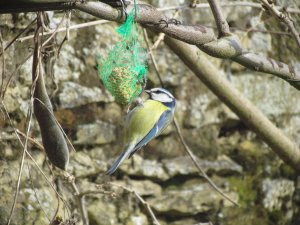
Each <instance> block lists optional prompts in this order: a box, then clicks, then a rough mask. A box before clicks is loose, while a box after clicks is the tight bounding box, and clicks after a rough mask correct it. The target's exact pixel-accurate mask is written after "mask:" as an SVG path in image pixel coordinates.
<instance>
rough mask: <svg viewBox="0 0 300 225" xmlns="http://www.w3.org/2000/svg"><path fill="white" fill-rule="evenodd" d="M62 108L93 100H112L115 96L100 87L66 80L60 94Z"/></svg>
mask: <svg viewBox="0 0 300 225" xmlns="http://www.w3.org/2000/svg"><path fill="white" fill-rule="evenodd" d="M58 98H59V102H60V105H61V108H74V107H77V106H82V105H86V104H88V103H92V102H112V101H113V97H112V96H111V95H110V94H109V93H108V92H107V91H103V90H101V89H100V88H97V87H93V88H88V87H84V86H81V85H80V84H77V83H74V82H64V83H63V88H62V91H61V92H60V93H59V95H58Z"/></svg>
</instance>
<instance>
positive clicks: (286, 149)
mask: <svg viewBox="0 0 300 225" xmlns="http://www.w3.org/2000/svg"><path fill="white" fill-rule="evenodd" d="M165 42H166V43H167V45H168V46H169V47H170V48H171V49H172V50H173V51H174V52H175V53H176V54H177V55H178V57H179V58H180V59H181V60H182V61H183V62H184V63H185V64H186V65H187V66H188V67H189V68H190V69H191V70H192V71H193V72H194V73H195V75H196V76H197V77H198V78H199V79H200V80H201V81H202V82H203V83H204V84H205V85H206V86H207V87H208V88H209V89H210V90H211V91H212V92H213V93H214V94H215V95H216V96H218V97H219V98H220V99H221V101H222V102H224V103H225V104H226V105H227V106H228V107H229V108H230V109H231V110H232V111H233V112H234V113H236V114H237V115H238V116H239V117H240V118H241V120H242V121H243V122H244V123H245V124H246V125H248V126H249V127H250V128H251V129H253V131H255V132H256V133H257V134H258V135H259V136H260V137H261V138H262V139H263V140H264V141H265V142H266V143H267V144H268V145H269V146H270V147H271V148H272V150H273V151H274V152H275V153H276V154H277V155H278V156H279V157H280V158H281V159H282V160H283V161H284V162H286V163H287V164H288V165H290V166H291V167H292V168H294V169H295V170H296V171H300V150H299V149H298V147H297V145H296V144H295V143H293V142H292V141H291V140H290V139H289V138H287V137H286V136H285V135H284V134H283V133H282V131H280V130H279V129H278V128H277V127H276V126H275V125H274V124H273V123H272V122H270V120H269V119H268V118H267V117H266V116H265V115H264V114H263V113H262V112H261V111H260V110H259V109H257V108H256V107H255V106H254V105H253V104H252V103H251V102H250V101H249V100H248V99H246V98H245V97H243V95H242V94H241V93H240V92H239V91H238V90H237V89H236V88H235V87H234V86H232V84H231V83H230V82H228V81H227V80H226V79H225V78H224V77H223V76H221V75H220V74H219V71H218V69H217V68H216V67H215V66H214V65H213V64H212V63H210V62H209V60H208V59H207V58H206V56H205V55H204V54H203V53H201V52H199V51H198V52H197V49H195V48H193V47H192V46H189V45H187V44H185V43H183V42H180V41H177V40H175V39H171V38H169V37H166V38H165Z"/></svg>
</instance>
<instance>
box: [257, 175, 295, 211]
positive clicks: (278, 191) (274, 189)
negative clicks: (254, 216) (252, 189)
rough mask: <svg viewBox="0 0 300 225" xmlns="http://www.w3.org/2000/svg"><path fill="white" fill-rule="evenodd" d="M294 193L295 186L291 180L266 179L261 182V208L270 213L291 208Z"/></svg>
mask: <svg viewBox="0 0 300 225" xmlns="http://www.w3.org/2000/svg"><path fill="white" fill-rule="evenodd" d="M294 191H295V185H294V182H293V181H291V180H287V179H283V178H280V179H274V180H271V179H270V178H266V179H265V180H263V182H262V192H263V194H264V197H263V199H262V203H263V206H264V207H265V208H266V209H267V210H268V211H270V212H272V211H274V210H281V209H282V207H283V206H285V207H286V206H291V201H292V196H293V193H294Z"/></svg>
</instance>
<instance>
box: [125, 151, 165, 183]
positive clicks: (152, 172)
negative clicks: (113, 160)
mask: <svg viewBox="0 0 300 225" xmlns="http://www.w3.org/2000/svg"><path fill="white" fill-rule="evenodd" d="M132 160H133V161H132V162H130V160H125V162H124V163H123V164H122V165H121V166H120V170H122V171H123V172H124V173H126V174H128V175H135V176H141V177H145V178H150V179H154V180H162V181H164V180H168V179H169V176H168V175H167V173H166V172H165V170H164V168H163V165H162V163H159V162H157V161H156V160H147V159H143V158H142V157H141V156H139V155H138V154H135V155H134V156H133V157H132Z"/></svg>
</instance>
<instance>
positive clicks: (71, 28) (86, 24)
mask: <svg viewBox="0 0 300 225" xmlns="http://www.w3.org/2000/svg"><path fill="white" fill-rule="evenodd" d="M110 22H111V21H109V20H96V21H92V22H87V23H80V24H76V25H73V26H70V27H69V30H77V29H81V28H85V27H90V26H96V25H99V24H104V23H110ZM55 30H56V33H60V32H66V30H67V28H66V27H64V28H59V29H53V30H50V31H48V32H45V33H44V36H45V35H50V34H52V33H53V32H54V31H55ZM33 36H34V35H28V36H26V37H22V38H18V39H17V41H19V42H23V41H26V40H28V39H32V38H33Z"/></svg>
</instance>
